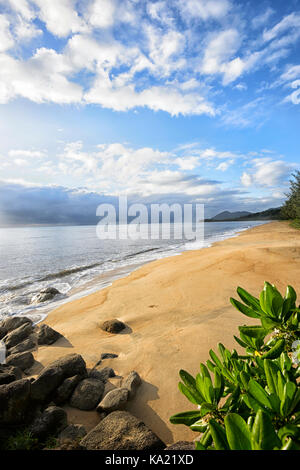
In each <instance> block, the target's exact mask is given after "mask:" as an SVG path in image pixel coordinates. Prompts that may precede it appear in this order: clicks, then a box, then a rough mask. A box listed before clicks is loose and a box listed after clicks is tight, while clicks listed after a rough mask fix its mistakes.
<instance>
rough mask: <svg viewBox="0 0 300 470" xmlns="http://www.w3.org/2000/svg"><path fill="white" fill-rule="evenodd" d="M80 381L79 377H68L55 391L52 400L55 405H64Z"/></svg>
mask: <svg viewBox="0 0 300 470" xmlns="http://www.w3.org/2000/svg"><path fill="white" fill-rule="evenodd" d="M81 380H82V377H81V376H80V375H74V377H68V378H67V379H65V380H64V381H63V383H62V384H61V385H60V386H59V387H58V388H57V389H56V391H55V392H54V396H53V398H52V400H53V401H54V403H55V404H56V405H62V404H63V403H66V402H67V401H68V400H69V398H70V396H71V395H72V393H73V391H74V388H75V387H76V385H77V384H78V383H79V382H80V381H81Z"/></svg>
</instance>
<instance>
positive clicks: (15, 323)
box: [0, 316, 32, 339]
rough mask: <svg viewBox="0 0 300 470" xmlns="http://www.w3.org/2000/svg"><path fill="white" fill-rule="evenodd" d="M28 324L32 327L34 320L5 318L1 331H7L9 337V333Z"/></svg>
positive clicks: (0, 325)
mask: <svg viewBox="0 0 300 470" xmlns="http://www.w3.org/2000/svg"><path fill="white" fill-rule="evenodd" d="M26 323H30V324H31V325H32V320H30V318H27V317H17V316H12V317H8V318H5V319H4V320H2V321H1V322H0V329H1V331H5V335H7V333H9V332H10V331H13V330H16V329H17V328H19V327H20V326H22V325H25V324H26ZM5 335H4V336H5ZM1 339H2V338H1Z"/></svg>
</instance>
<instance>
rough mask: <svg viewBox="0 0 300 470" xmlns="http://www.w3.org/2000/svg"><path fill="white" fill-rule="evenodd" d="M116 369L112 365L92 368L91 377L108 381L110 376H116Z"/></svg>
mask: <svg viewBox="0 0 300 470" xmlns="http://www.w3.org/2000/svg"><path fill="white" fill-rule="evenodd" d="M115 376H116V374H115V371H114V370H113V369H112V368H111V367H103V369H91V370H90V372H89V377H91V378H92V379H98V380H101V381H102V382H104V383H105V382H107V381H108V379H109V378H110V377H115Z"/></svg>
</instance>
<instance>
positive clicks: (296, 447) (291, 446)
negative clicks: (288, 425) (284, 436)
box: [281, 439, 300, 450]
mask: <svg viewBox="0 0 300 470" xmlns="http://www.w3.org/2000/svg"><path fill="white" fill-rule="evenodd" d="M281 450H300V446H299V445H298V444H296V442H294V441H293V439H289V440H288V441H287V443H286V444H285V445H284V446H283V447H281Z"/></svg>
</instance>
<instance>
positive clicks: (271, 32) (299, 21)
mask: <svg viewBox="0 0 300 470" xmlns="http://www.w3.org/2000/svg"><path fill="white" fill-rule="evenodd" d="M299 27H300V14H299V13H291V14H290V15H288V16H285V17H284V18H283V19H282V20H281V21H280V22H279V23H277V24H276V25H275V26H274V27H273V28H271V29H268V30H265V31H264V33H263V39H264V40H265V41H271V40H272V39H274V38H275V37H277V36H279V35H280V34H282V33H284V32H285V31H287V30H288V31H291V30H293V29H298V28H299Z"/></svg>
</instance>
